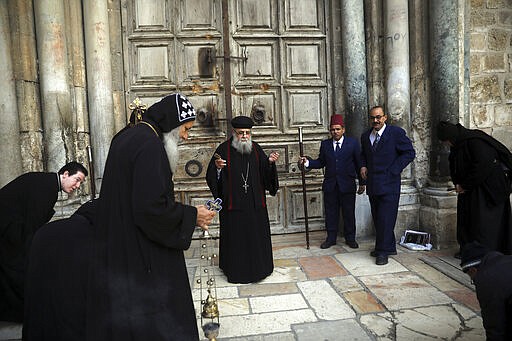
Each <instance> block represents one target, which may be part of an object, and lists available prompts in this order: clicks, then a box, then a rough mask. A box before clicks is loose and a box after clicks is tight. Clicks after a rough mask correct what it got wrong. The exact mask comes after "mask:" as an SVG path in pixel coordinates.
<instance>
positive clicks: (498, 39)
mask: <svg viewBox="0 0 512 341" xmlns="http://www.w3.org/2000/svg"><path fill="white" fill-rule="evenodd" d="M508 36H509V30H502V29H490V30H489V32H488V33H487V44H488V47H489V50H492V51H505V50H506V48H507V45H508V44H507V43H508Z"/></svg>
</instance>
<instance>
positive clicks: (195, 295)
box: [192, 287, 239, 301]
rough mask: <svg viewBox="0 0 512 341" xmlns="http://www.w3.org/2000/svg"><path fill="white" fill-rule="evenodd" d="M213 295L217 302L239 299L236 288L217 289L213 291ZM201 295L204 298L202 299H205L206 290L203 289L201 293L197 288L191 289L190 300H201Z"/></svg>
mask: <svg viewBox="0 0 512 341" xmlns="http://www.w3.org/2000/svg"><path fill="white" fill-rule="evenodd" d="M213 293H214V295H215V296H216V297H217V299H219V300H222V299H226V298H237V297H239V295H238V289H237V288H236V287H217V290H214V291H213ZM201 294H202V295H203V296H205V297H203V299H205V298H206V295H207V292H206V288H204V289H203V292H202V293H201V291H200V290H199V288H197V289H192V299H193V300H194V301H199V300H201Z"/></svg>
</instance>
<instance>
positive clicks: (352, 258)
mask: <svg viewBox="0 0 512 341" xmlns="http://www.w3.org/2000/svg"><path fill="white" fill-rule="evenodd" d="M335 257H336V259H338V260H339V262H340V263H341V265H343V267H344V268H345V269H347V271H348V272H350V274H352V275H354V276H356V277H359V276H367V275H376V274H385V273H393V272H401V271H407V269H406V268H405V267H403V266H402V265H401V264H400V263H398V262H397V261H396V260H394V259H393V258H392V257H389V263H388V264H386V265H376V264H375V258H374V257H371V256H370V254H369V252H367V251H359V252H353V253H342V254H337V255H336V256H335Z"/></svg>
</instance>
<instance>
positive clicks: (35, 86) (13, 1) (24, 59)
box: [7, 0, 44, 173]
mask: <svg viewBox="0 0 512 341" xmlns="http://www.w3.org/2000/svg"><path fill="white" fill-rule="evenodd" d="M7 3H8V6H9V20H10V26H11V34H12V35H11V48H12V50H11V56H16V58H11V59H12V63H13V68H14V79H15V82H16V99H17V103H18V116H19V125H20V133H19V134H20V135H19V139H20V146H21V158H22V163H23V172H24V173H25V172H30V171H41V170H43V169H44V165H43V159H44V158H43V133H42V132H43V128H42V122H41V103H40V97H39V96H40V92H39V78H38V72H37V58H38V57H37V52H36V45H37V44H36V37H35V27H34V25H35V24H34V8H33V7H32V0H9V1H7Z"/></svg>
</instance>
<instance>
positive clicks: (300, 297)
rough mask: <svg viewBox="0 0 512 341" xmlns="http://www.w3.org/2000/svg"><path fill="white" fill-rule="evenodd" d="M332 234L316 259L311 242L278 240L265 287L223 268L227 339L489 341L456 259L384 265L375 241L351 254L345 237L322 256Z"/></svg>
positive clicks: (414, 254) (195, 253) (416, 258)
mask: <svg viewBox="0 0 512 341" xmlns="http://www.w3.org/2000/svg"><path fill="white" fill-rule="evenodd" d="M324 235H325V234H324V232H314V233H311V236H310V249H309V250H307V249H306V247H305V241H304V240H305V237H304V234H293V235H281V236H273V237H272V244H273V250H274V266H275V269H274V273H273V274H272V275H271V276H269V277H268V278H266V279H265V280H263V281H261V282H259V283H256V284H238V285H235V284H230V283H227V282H226V280H225V277H224V276H223V275H222V272H221V271H220V270H218V268H214V269H213V270H214V272H215V273H216V278H217V280H216V285H217V288H216V290H217V298H218V306H219V312H220V325H221V326H220V331H219V336H218V338H217V340H231V341H234V340H244V341H245V340H248V341H263V340H265V341H310V340H311V341H319V340H330V341H334V340H464V341H466V340H485V331H484V328H483V326H482V319H481V317H480V308H479V305H478V301H477V299H476V295H475V292H474V287H473V286H472V285H471V283H470V281H469V277H468V276H467V275H466V274H464V273H463V272H462V271H460V269H459V266H458V263H459V260H457V259H455V258H453V257H452V255H453V254H454V252H455V250H443V251H411V250H408V249H406V248H403V247H401V246H398V255H396V256H390V258H389V263H388V264H387V265H384V266H378V265H375V258H373V257H371V256H370V255H369V253H370V251H371V250H372V249H373V245H374V244H373V243H374V241H373V239H368V240H362V241H361V240H359V245H360V248H359V249H350V248H349V247H348V246H346V245H345V244H344V243H343V242H342V240H343V239H342V238H340V239H341V242H339V243H338V245H335V246H333V247H331V248H329V249H326V250H322V249H320V248H319V245H320V244H321V242H322V241H323V240H324ZM211 243H212V242H211V241H210V242H209V244H211ZM201 244H204V242H201V241H194V242H193V245H192V247H191V249H190V250H189V251H187V254H186V255H187V264H188V268H189V275H190V277H191V285H192V286H193V294H194V300H195V304H196V311H197V312H198V315H197V318H198V324H199V325H200V324H201V317H200V314H199V313H200V311H201V304H200V293H199V291H200V290H199V287H200V286H199V284H198V283H197V278H198V277H199V276H200V274H201V272H200V270H199V264H202V263H200V260H199V255H200V254H201V248H200V245H201ZM203 253H204V252H203ZM219 271H220V272H219ZM192 276H194V277H195V278H194V280H192ZM203 277H204V275H203ZM452 277H453V278H452ZM455 279H458V280H459V281H460V282H459V281H457V280H455ZM203 283H204V282H203ZM204 295H205V294H203V299H204ZM207 321H208V319H204V321H203V322H207ZM199 330H200V334H201V336H202V337H203V335H202V332H201V328H200V329H199ZM202 340H206V338H205V337H203V338H202Z"/></svg>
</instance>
